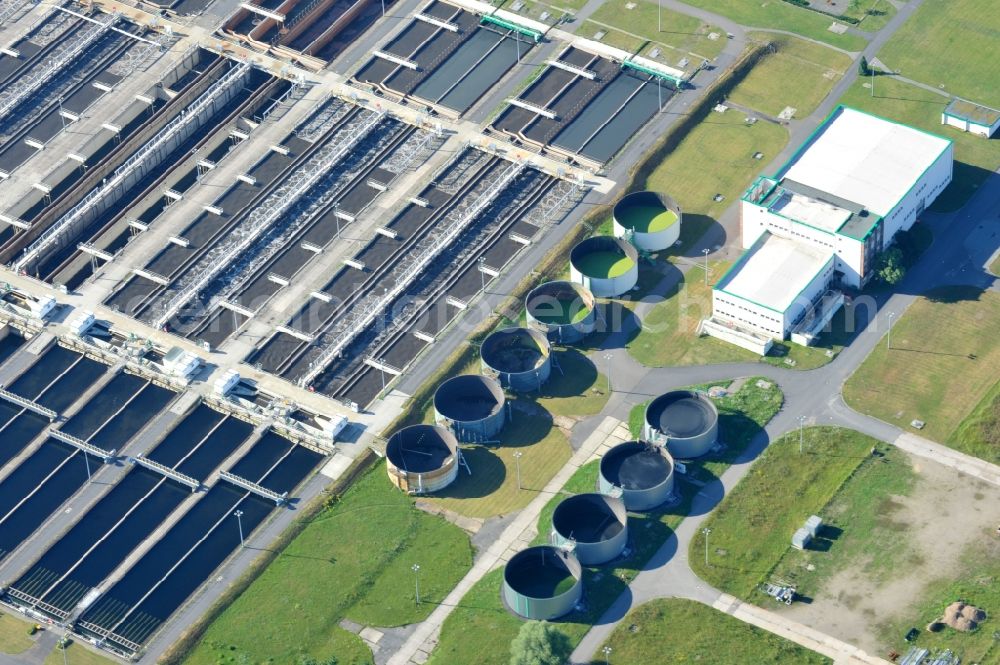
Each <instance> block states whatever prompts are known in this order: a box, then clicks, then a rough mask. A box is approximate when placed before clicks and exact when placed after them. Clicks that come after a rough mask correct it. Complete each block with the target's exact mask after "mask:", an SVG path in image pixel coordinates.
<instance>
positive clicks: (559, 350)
mask: <svg viewBox="0 0 1000 665" xmlns="http://www.w3.org/2000/svg"><path fill="white" fill-rule="evenodd" d="M552 360H553V361H554V363H555V364H557V365H558V367H554V368H553V369H552V374H551V375H549V380H548V381H546V382H545V384H544V385H542V390H541V392H540V393H538V394H532V395H530V396H529V397H530V398H531V399H533V401H535V402H536V403H537V404H538V405H539V406H541V407H542V408H543V409H545V410H546V411H548V412H549V413H551V414H552V415H554V416H566V417H570V418H582V417H585V416H592V415H594V414H595V413H600V412H601V409H603V408H604V405H605V404H607V403H608V379H607V377H606V376H605V375H604V374H601V373H600V372H599V371H598V370H597V367H596V366H595V365H594V363H593V362H592V361H591V360H590V358H588V357H587V356H585V355H583V354H582V353H580V352H579V351H577V350H576V349H574V348H572V347H555V348H553V350H552Z"/></svg>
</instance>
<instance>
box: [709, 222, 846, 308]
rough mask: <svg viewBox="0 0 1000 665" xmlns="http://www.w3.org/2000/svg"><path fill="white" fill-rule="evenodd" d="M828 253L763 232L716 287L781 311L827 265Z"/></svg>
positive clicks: (829, 253) (829, 254) (830, 254)
mask: <svg viewBox="0 0 1000 665" xmlns="http://www.w3.org/2000/svg"><path fill="white" fill-rule="evenodd" d="M832 257H833V253H832V252H828V251H822V250H820V249H817V248H814V247H812V246H809V245H806V244H804V243H798V242H795V241H794V240H789V239H787V238H782V237H780V236H776V235H771V234H770V233H765V234H764V235H763V236H761V241H758V242H757V243H756V244H755V245H754V246H753V247H751V248H750V249H748V250H747V255H746V256H744V257H743V258H742V259H741V261H742V265H739V266H737V267H735V268H734V269H733V271H731V272H730V273H729V274H728V275H726V277H725V278H724V279H723V281H722V282H720V283H719V285H718V286H717V287H716V288H718V289H720V290H722V291H725V292H726V293H728V294H729V295H732V296H736V297H737V298H743V299H744V300H749V301H750V302H753V303H756V304H758V305H763V306H764V307H767V308H769V309H772V310H775V311H778V312H784V311H785V310H787V309H788V307H789V306H790V305H791V304H792V303H793V302H794V301H795V297H796V296H798V295H799V293H801V292H802V290H803V289H804V288H806V287H807V286H808V285H809V283H810V282H811V281H812V280H813V278H815V277H816V275H817V274H819V272H820V271H821V270H822V269H823V268H824V267H825V266H826V264H827V263H829V262H830V259H831V258H832Z"/></svg>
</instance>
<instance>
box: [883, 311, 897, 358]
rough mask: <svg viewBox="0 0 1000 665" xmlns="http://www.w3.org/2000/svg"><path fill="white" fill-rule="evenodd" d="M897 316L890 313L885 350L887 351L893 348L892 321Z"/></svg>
mask: <svg viewBox="0 0 1000 665" xmlns="http://www.w3.org/2000/svg"><path fill="white" fill-rule="evenodd" d="M895 316H896V313H895V312H889V330H887V331H886V333H885V348H886V350H888V349H891V348H892V319H893V318H894V317H895Z"/></svg>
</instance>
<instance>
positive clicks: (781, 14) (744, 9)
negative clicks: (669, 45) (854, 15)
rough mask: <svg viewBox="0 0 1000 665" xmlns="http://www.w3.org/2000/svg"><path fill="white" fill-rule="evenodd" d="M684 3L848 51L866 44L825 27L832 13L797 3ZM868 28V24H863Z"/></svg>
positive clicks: (716, 0)
mask: <svg viewBox="0 0 1000 665" xmlns="http://www.w3.org/2000/svg"><path fill="white" fill-rule="evenodd" d="M686 2H687V4H689V5H692V6H694V7H700V8H702V9H706V10H708V11H710V12H715V13H716V14H722V15H723V16H726V17H728V18H731V19H732V20H734V21H736V22H737V23H739V24H741V25H745V26H747V27H750V28H770V29H773V30H787V31H789V32H794V33H795V34H797V35H802V36H803V37H809V38H811V39H816V40H819V41H821V42H826V43H827V44H832V45H834V46H837V47H839V48H842V49H845V50H848V51H860V50H862V49H863V48H864V47H865V44H866V41H865V39H864V38H863V37H859V36H857V35H852V34H847V33H845V34H843V35H838V34H836V33H833V32H830V31H829V30H827V28H828V27H830V24H831V23H833V22H834V21H833V17H830V16H826V15H824V14H821V13H819V12H814V11H812V10H810V9H804V8H802V7H796V6H795V5H793V4H790V3H788V2H783V1H782V0H764V1H763V2H756V1H754V2H751V1H750V0H686ZM862 29H863V30H867V29H868V28H867V26H863V27H862Z"/></svg>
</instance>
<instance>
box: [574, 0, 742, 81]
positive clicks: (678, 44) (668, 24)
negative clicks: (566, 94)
mask: <svg viewBox="0 0 1000 665" xmlns="http://www.w3.org/2000/svg"><path fill="white" fill-rule="evenodd" d="M630 3H631V4H634V5H635V6H634V7H632V8H631V9H629V8H628V5H629V4H630ZM660 11H661V13H660V18H659V21H660V24H661V25H662V27H663V30H662V32H661V31H659V30H657V25H658V23H657V5H656V3H655V2H651V1H650V0H607V1H606V2H604V3H602V4H601V6H600V8H599V9H598V10H597V11H596V12H594V13H593V14H591V16H590V25H589V26H586V27H583V28H581V29H580V30H578V31H577V32H578V34H579V35H580V36H582V37H588V38H589V37H592V36H593V34H594V27H596V28H598V29H605V30H607V28H606V27H605V26H609V27H611V28H616V29H617V30H618V31H620V32H622V33H627V34H628V35H630V36H632V37H633V38H638V40H641V41H649V42H652V43H655V44H656V45H658V46H660V47H661V48H660V51H661V56H660V57H659V58H657V59H658V60H661V61H663V62H664V63H665V64H668V65H676V64H677V62H678V61H679V60H680V59H681V58H684V57H687V58H688V59H690V58H691V55H695V56H696V57H700V58H705V59H708V60H712V59H713V58H715V57H716V56H717V55H719V53H721V52H722V49H723V48H724V47H725V45H726V32H725V30H723V29H722V28H718V27H716V26H713V25H709V24H707V23H702V22H701V21H699V20H698V19H696V18H694V17H692V16H688V15H687V14H681V13H680V12H675V11H672V10H670V9H667V8H666V7H663V8H662V9H661V10H660ZM711 33H715V34H716V35H717V38H716V39H709V37H708V35H709V34H711ZM608 34H609V36H610V35H611V34H612V33H610V32H609V33H608ZM603 41H605V42H607V38H605V39H604V40H603ZM663 47H667V49H666V50H664V48H663Z"/></svg>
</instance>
